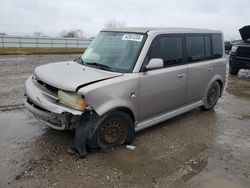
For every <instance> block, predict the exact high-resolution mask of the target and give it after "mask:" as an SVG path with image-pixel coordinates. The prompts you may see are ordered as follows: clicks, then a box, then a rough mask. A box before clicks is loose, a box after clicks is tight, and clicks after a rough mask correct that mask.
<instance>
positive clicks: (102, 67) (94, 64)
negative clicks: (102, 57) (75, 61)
mask: <svg viewBox="0 0 250 188" xmlns="http://www.w3.org/2000/svg"><path fill="white" fill-rule="evenodd" d="M85 65H89V66H95V67H98V68H100V69H102V70H113V69H112V68H111V67H109V66H107V65H103V64H100V63H96V62H91V63H87V62H85Z"/></svg>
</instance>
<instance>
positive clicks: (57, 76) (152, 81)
mask: <svg viewBox="0 0 250 188" xmlns="http://www.w3.org/2000/svg"><path fill="white" fill-rule="evenodd" d="M225 81H226V58H225V55H224V40H223V34H222V32H220V31H214V30H206V29H185V28H182V29H180V28H123V29H112V30H103V31H101V32H100V33H99V34H98V36H97V37H96V38H95V39H94V41H93V42H92V43H91V45H90V46H89V47H88V48H87V49H86V51H85V52H84V54H83V55H82V56H81V57H80V58H79V59H78V60H76V61H66V62H59V63H51V64H47V65H42V66H39V67H37V68H36V69H35V71H34V74H33V75H32V76H31V77H30V78H28V80H27V81H26V83H25V86H26V95H25V96H26V97H25V100H24V101H25V106H26V108H27V109H28V110H29V111H30V112H32V113H33V114H34V116H35V117H37V118H38V119H40V120H42V121H43V122H45V123H46V124H48V125H49V126H50V127H52V128H54V129H58V130H65V129H76V128H77V127H79V126H82V127H84V126H86V127H87V126H88V125H89V124H90V122H91V125H92V126H91V128H90V130H91V131H90V134H88V135H87V136H86V135H85V137H87V145H88V146H90V147H91V148H110V147H114V146H116V145H121V144H124V143H127V142H130V141H131V140H132V139H133V137H134V133H135V132H137V131H141V130H143V129H145V128H148V127H150V126H153V125H156V124H157V123H159V122H162V121H165V120H167V119H169V118H172V117H175V116H177V115H180V114H182V113H185V112H187V111H189V110H191V109H194V108H198V107H200V108H202V109H204V110H210V109H212V108H214V106H215V105H216V103H217V102H218V99H219V97H220V96H221V95H222V93H223V89H224V86H225Z"/></svg>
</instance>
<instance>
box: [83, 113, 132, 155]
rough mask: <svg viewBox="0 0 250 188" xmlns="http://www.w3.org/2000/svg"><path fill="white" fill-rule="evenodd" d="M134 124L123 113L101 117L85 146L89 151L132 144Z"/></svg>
mask: <svg viewBox="0 0 250 188" xmlns="http://www.w3.org/2000/svg"><path fill="white" fill-rule="evenodd" d="M134 134H135V129H134V122H133V120H132V118H131V117H130V116H129V115H128V114H127V113H125V112H122V111H115V112H111V113H108V114H106V115H104V116H103V117H101V118H100V119H99V120H98V121H97V122H96V125H95V130H94V132H93V134H92V136H91V137H90V138H89V139H88V143H87V146H88V148H89V149H90V150H92V151H95V150H98V149H109V148H112V147H115V146H119V145H123V144H126V143H130V142H132V140H133V138H134Z"/></svg>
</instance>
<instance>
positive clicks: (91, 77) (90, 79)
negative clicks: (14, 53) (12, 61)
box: [35, 61, 123, 91]
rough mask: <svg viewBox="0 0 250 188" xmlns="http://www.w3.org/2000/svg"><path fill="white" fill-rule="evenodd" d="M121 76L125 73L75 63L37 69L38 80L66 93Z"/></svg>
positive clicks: (52, 64) (48, 65) (69, 62)
mask: <svg viewBox="0 0 250 188" xmlns="http://www.w3.org/2000/svg"><path fill="white" fill-rule="evenodd" d="M121 75H123V73H115V72H109V71H104V70H100V69H95V68H92V67H87V66H84V65H81V64H79V63H77V62H74V61H68V62H60V63H50V64H47V65H42V66H39V67H37V68H36V69H35V76H36V78H37V79H38V80H41V81H43V82H44V83H46V84H49V85H51V86H53V87H56V88H58V89H63V90H66V91H76V90H78V89H79V88H80V87H81V86H84V85H88V84H90V83H95V82H98V81H101V80H105V79H109V78H113V77H117V76H121Z"/></svg>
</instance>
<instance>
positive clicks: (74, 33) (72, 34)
mask: <svg viewBox="0 0 250 188" xmlns="http://www.w3.org/2000/svg"><path fill="white" fill-rule="evenodd" d="M59 35H60V36H61V37H64V38H84V32H83V30H81V29H71V30H64V31H62V32H61V33H60V34H59Z"/></svg>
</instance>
